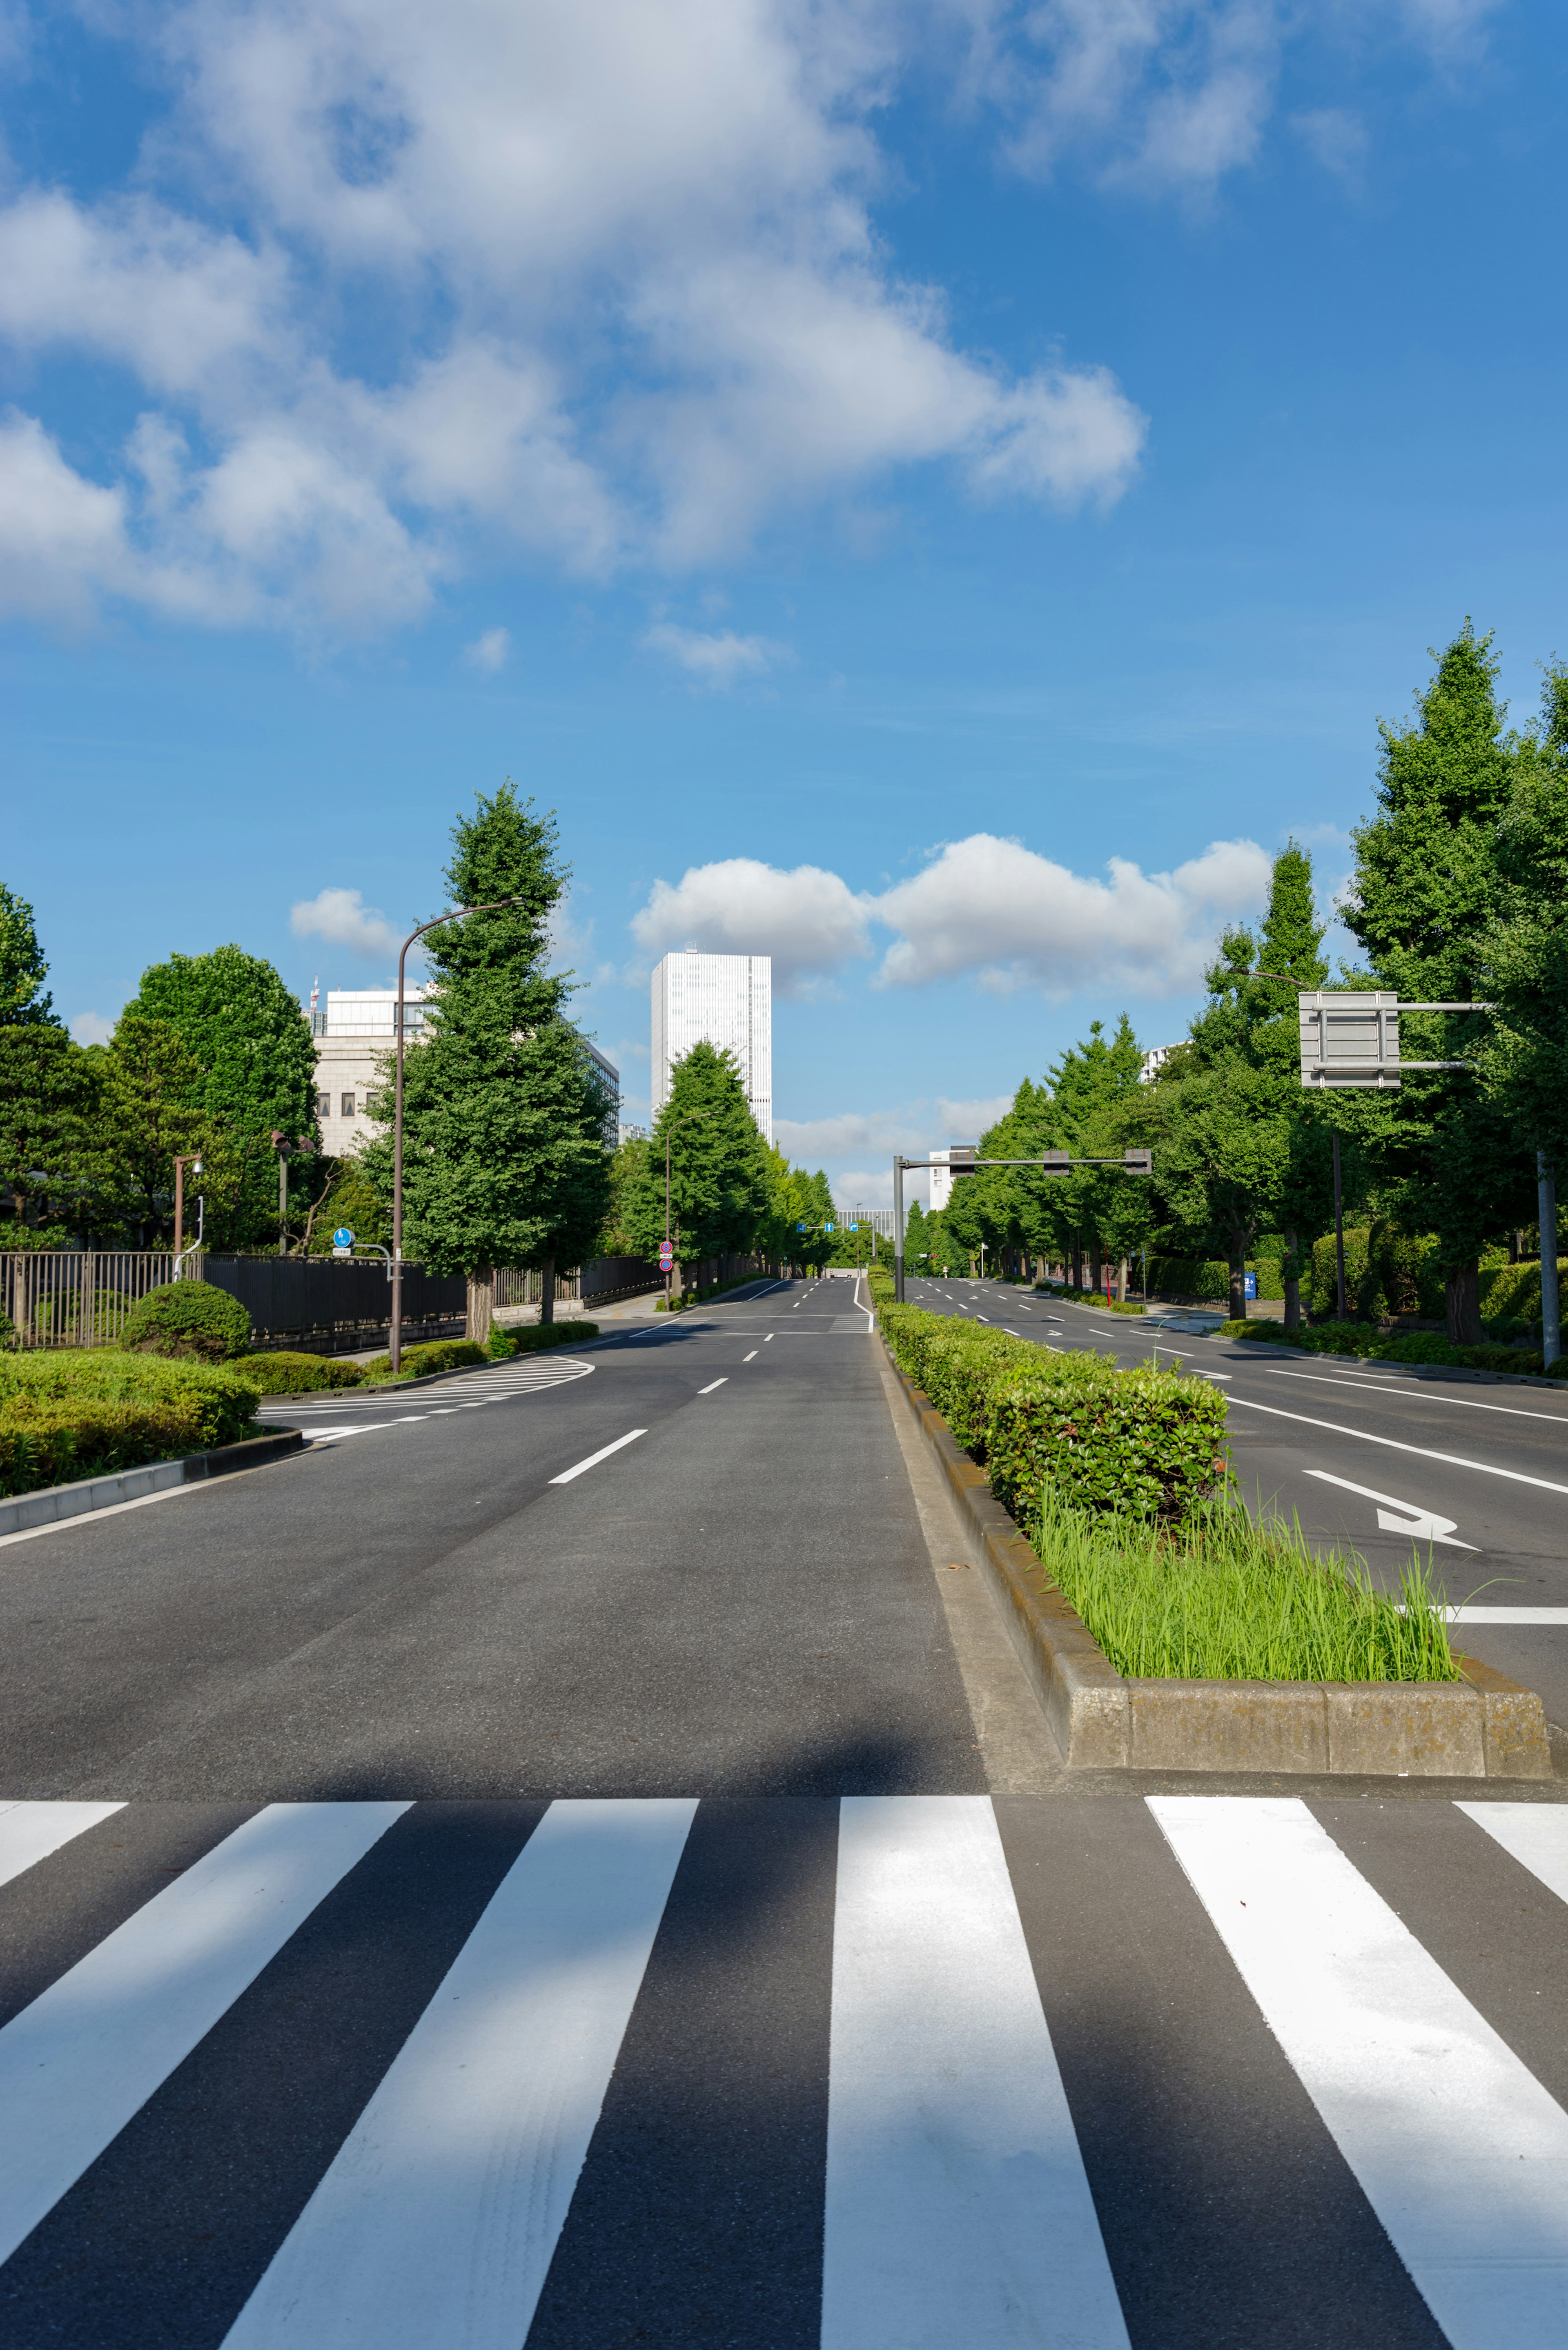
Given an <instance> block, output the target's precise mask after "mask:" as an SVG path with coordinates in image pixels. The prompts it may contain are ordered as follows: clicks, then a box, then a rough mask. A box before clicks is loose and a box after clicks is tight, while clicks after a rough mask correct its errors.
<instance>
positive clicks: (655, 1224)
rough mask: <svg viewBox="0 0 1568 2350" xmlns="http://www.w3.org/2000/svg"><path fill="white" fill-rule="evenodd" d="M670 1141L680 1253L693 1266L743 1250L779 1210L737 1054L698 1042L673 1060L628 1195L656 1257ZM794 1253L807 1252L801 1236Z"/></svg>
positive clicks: (643, 1247) (635, 1226)
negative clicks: (664, 1094) (663, 1097)
mask: <svg viewBox="0 0 1568 2350" xmlns="http://www.w3.org/2000/svg"><path fill="white" fill-rule="evenodd" d="M667 1140H668V1142H669V1146H670V1236H671V1239H672V1240H673V1242H674V1244H675V1253H676V1255H677V1257H678V1258H679V1259H680V1262H681V1263H685V1264H691V1263H696V1262H698V1261H700V1260H701V1258H703V1257H715V1256H741V1255H743V1254H744V1253H746V1252H747V1250H749V1249H750V1247H751V1246H752V1243H753V1240H754V1239H755V1237H756V1236H757V1233H758V1232H759V1231H760V1230H761V1229H763V1227H764V1226H765V1225H766V1224H767V1222H768V1220H769V1218H770V1217H771V1216H773V1214H774V1204H775V1203H774V1180H775V1172H774V1169H773V1168H772V1166H771V1165H770V1155H769V1152H768V1148H767V1145H766V1144H765V1143H764V1142H763V1138H762V1135H761V1134H760V1133H759V1131H758V1129H757V1124H756V1120H755V1119H754V1118H753V1116H752V1112H751V1106H750V1104H749V1103H748V1101H747V1099H746V1094H745V1088H744V1087H743V1086H742V1082H741V1076H740V1071H739V1069H738V1068H737V1066H736V1064H735V1060H734V1056H733V1055H732V1054H730V1053H727V1052H725V1053H721V1052H718V1051H716V1050H715V1048H714V1047H713V1046H712V1045H709V1044H705V1043H704V1044H697V1045H693V1046H692V1047H691V1051H690V1053H688V1054H687V1055H686V1056H685V1058H684V1059H683V1060H680V1061H677V1062H675V1063H674V1064H673V1065H672V1066H671V1068H670V1096H669V1099H668V1100H667V1101H666V1102H665V1105H664V1107H663V1108H662V1109H661V1110H660V1111H659V1117H658V1118H657V1119H656V1120H655V1122H654V1128H653V1134H652V1137H651V1139H650V1140H649V1144H648V1146H647V1155H646V1158H645V1159H644V1160H643V1162H642V1165H641V1168H640V1170H639V1171H638V1173H637V1175H636V1177H635V1180H634V1182H633V1184H632V1185H631V1186H630V1187H629V1188H628V1196H627V1209H626V1213H627V1221H628V1228H629V1230H630V1231H631V1232H632V1234H633V1236H634V1238H635V1239H636V1241H637V1243H638V1251H637V1253H638V1254H639V1256H652V1255H653V1254H654V1253H655V1252H656V1251H657V1249H658V1246H659V1242H660V1241H661V1240H662V1239H663V1237H664V1212H665V1211H664V1174H665V1144H666V1141H667ZM809 1180H810V1179H807V1183H808V1185H809ZM812 1196H813V1198H814V1199H815V1194H814V1193H813V1194H812ZM831 1213H832V1202H831V1200H830V1201H829V1202H828V1214H829V1215H830V1216H831ZM816 1221H817V1222H820V1218H819V1217H818V1218H817V1219H816ZM788 1253H789V1254H790V1255H791V1256H796V1257H798V1255H799V1253H800V1246H799V1241H798V1240H797V1238H796V1237H795V1236H793V1235H792V1237H791V1240H790V1242H789V1243H788Z"/></svg>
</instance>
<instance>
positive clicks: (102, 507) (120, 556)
mask: <svg viewBox="0 0 1568 2350" xmlns="http://www.w3.org/2000/svg"><path fill="white" fill-rule="evenodd" d="M129 575H130V550H129V548H128V547H127V545H126V538H125V494H124V492H123V491H122V490H119V489H101V488H99V485H98V484H96V483H92V482H86V481H84V480H83V479H82V477H81V475H80V474H79V473H73V472H72V470H71V468H70V466H69V465H67V463H66V461H65V459H64V458H63V457H62V456H61V454H60V452H59V450H58V449H57V446H56V444H55V443H54V442H53V441H51V440H50V438H49V437H48V435H47V432H45V431H44V429H43V427H42V425H41V424H39V423H38V422H37V421H36V418H33V417H30V416H18V415H17V414H16V411H14V410H13V411H11V412H10V414H8V415H7V416H5V417H4V418H3V419H0V607H4V608H7V609H9V610H11V611H15V612H26V613H29V614H33V615H36V616H40V617H46V618H48V619H86V618H87V617H88V614H89V613H90V612H91V610H92V607H93V602H94V598H95V595H96V591H97V590H98V588H99V587H101V586H102V585H103V584H104V583H105V582H106V581H112V582H115V583H116V584H119V583H121V582H124V581H126V580H127V579H128V578H129Z"/></svg>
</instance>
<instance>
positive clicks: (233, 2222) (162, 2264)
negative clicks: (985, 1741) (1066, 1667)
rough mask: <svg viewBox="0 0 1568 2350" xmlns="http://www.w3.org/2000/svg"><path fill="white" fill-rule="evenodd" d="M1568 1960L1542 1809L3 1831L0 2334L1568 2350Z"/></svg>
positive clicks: (430, 1818)
mask: <svg viewBox="0 0 1568 2350" xmlns="http://www.w3.org/2000/svg"><path fill="white" fill-rule="evenodd" d="M1456 1886H1459V1887H1461V1888H1462V1898H1460V1899H1459V1900H1458V1901H1457V1902H1456V1901H1455V1900H1454V1899H1453V1898H1451V1896H1452V1893H1453V1889H1454V1887H1456ZM1564 1958H1568V1806H1560V1805H1556V1804H1510V1803H1501V1804H1489V1803H1478V1804H1444V1803H1396V1804H1381V1803H1376V1802H1372V1801H1370V1800H1368V1799H1365V1798H1354V1797H1346V1798H1344V1799H1335V1800H1334V1801H1332V1802H1311V1803H1309V1802H1304V1801H1302V1800H1300V1799H1296V1798H1268V1797H1229V1796H1186V1795H1181V1796H1175V1795H1169V1796H1152V1797H1149V1798H1147V1799H1146V1800H1144V1801H1141V1802H1139V1801H1135V1800H1127V1799H1106V1800H1101V1801H1098V1802H1096V1801H1093V1800H1090V1799H1071V1800H1064V1801H1061V1802H1055V1803H1049V1804H1047V1803H1041V1802H1037V1801H1034V1800H1033V1799H1029V1798H1023V1797H1018V1798H1010V1797H1000V1796H999V1797H995V1798H991V1797H986V1796H975V1795H874V1796H846V1797H843V1798H838V1799H826V1798H816V1797H801V1798H794V1797H779V1798H758V1799H739V1798H737V1799H727V1798H721V1799H709V1800H704V1801H702V1802H701V1803H699V1802H697V1801H695V1800H692V1799H688V1798H685V1797H662V1798H661V1797H651V1798H643V1799H594V1798H585V1797H572V1798H563V1799H559V1800H556V1801H555V1802H553V1803H544V1802H535V1801H518V1802H515V1803H513V1802H492V1803H441V1802H430V1801H422V1802H417V1803H410V1802H403V1801H393V1802H358V1801H351V1800H348V1801H328V1802H316V1803H287V1804H221V1805H220V1804H205V1805H203V1804H154V1803H140V1802H138V1803H132V1804H116V1803H109V1802H97V1803H67V1802H61V1803H48V1802H21V1801H19V1802H14V1803H9V1804H0V2339H4V2340H5V2343H6V2344H7V2345H34V2344H36V2345H44V2344H45V2343H47V2344H49V2345H78V2344H79V2345H88V2344H92V2345H101V2344H103V2343H105V2342H110V2341H112V2342H113V2343H115V2344H116V2345H141V2344H143V2343H145V2344H149V2345H151V2344H152V2343H162V2344H166V2343H177V2344H180V2345H197V2344H201V2345H206V2344H211V2345H214V2350H217V2345H230V2350H273V2346H274V2345H279V2350H281V2346H282V2345H294V2344H299V2345H305V2344H307V2343H308V2344H309V2345H313V2350H314V2345H330V2350H371V2345H374V2350H414V2345H421V2350H427V2345H438V2344H439V2345H442V2350H447V2346H448V2345H451V2350H521V2345H524V2344H526V2345H528V2350H565V2346H566V2345H572V2350H590V2345H592V2350H598V2345H608V2344H617V2343H620V2342H627V2343H631V2342H639V2341H648V2342H654V2343H661V2344H670V2345H679V2344H687V2343H692V2344H706V2343H709V2342H711V2343H714V2344H732V2345H759V2350H782V2345H803V2350H805V2345H809V2346H810V2350H1003V2346H1004V2345H1005V2350H1013V2345H1026V2344H1027V2345H1041V2344H1044V2345H1051V2350H1187V2345H1194V2350H1196V2345H1199V2344H1201V2345H1205V2350H1207V2346H1208V2345H1214V2344H1231V2343H1235V2344H1239V2345H1241V2344H1249V2345H1250V2344H1252V2343H1262V2342H1263V2341H1267V2342H1269V2343H1270V2344H1271V2345H1272V2344H1276V2343H1286V2344H1292V2345H1294V2344H1300V2345H1303V2350H1305V2345H1323V2344H1332V2345H1338V2344H1341V2343H1345V2344H1356V2345H1359V2344H1362V2343H1366V2344H1369V2345H1370V2344H1376V2345H1380V2350H1381V2345H1423V2350H1425V2345H1442V2344H1445V2343H1447V2344H1449V2345H1453V2346H1454V2350H1502V2345H1505V2344H1506V2345H1509V2350H1548V2345H1551V2346H1552V2350H1560V2345H1562V2344H1563V2342H1564V2341H1565V2340H1568V2110H1565V2106H1568V2032H1565V2031H1564V2028H1563V2027H1564V2022H1565V2021H1568V1970H1565V1969H1564V1967H1563V1960H1564Z"/></svg>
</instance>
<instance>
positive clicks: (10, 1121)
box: [0, 1022, 98, 1248]
mask: <svg viewBox="0 0 1568 2350" xmlns="http://www.w3.org/2000/svg"><path fill="white" fill-rule="evenodd" d="M97 1096H98V1089H97V1087H96V1085H95V1083H94V1077H93V1071H92V1067H91V1065H90V1063H89V1061H88V1055H86V1053H84V1052H83V1050H82V1048H81V1046H80V1045H77V1044H73V1042H72V1041H71V1039H70V1037H69V1036H67V1034H66V1032H65V1030H64V1029H63V1028H57V1027H55V1026H53V1025H51V1024H45V1023H43V1022H37V1023H34V1024H29V1025H26V1026H22V1027H9V1028H0V1190H3V1191H4V1194H5V1201H6V1204H7V1209H8V1213H9V1220H10V1226H11V1229H10V1231H9V1232H7V1233H6V1235H5V1245H6V1246H8V1247H10V1248H29V1247H35V1248H36V1247H37V1246H39V1245H40V1244H44V1245H51V1246H55V1247H58V1246H60V1245H61V1244H62V1243H64V1242H65V1241H66V1240H67V1239H68V1238H69V1236H70V1226H71V1225H74V1224H75V1223H76V1222H78V1219H79V1216H80V1211H81V1208H82V1203H83V1201H84V1200H85V1199H86V1197H87V1196H88V1191H89V1188H90V1185H91V1182H92V1179H93V1177H94V1174H95V1173H96V1172H97V1170H98V1161H97V1159H96V1156H95V1128H96V1127H97V1123H98V1121H97V1118H96V1109H97ZM58 1219H66V1220H68V1222H60V1223H59V1224H58V1228H57V1229H49V1226H50V1223H51V1220H58Z"/></svg>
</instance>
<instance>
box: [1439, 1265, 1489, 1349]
mask: <svg viewBox="0 0 1568 2350" xmlns="http://www.w3.org/2000/svg"><path fill="white" fill-rule="evenodd" d="M1443 1304H1444V1306H1445V1308H1446V1309H1447V1313H1448V1320H1449V1345H1450V1346H1451V1347H1479V1346H1480V1343H1481V1339H1482V1336H1483V1333H1482V1330H1481V1319H1480V1264H1479V1263H1478V1262H1477V1260H1476V1259H1475V1258H1474V1257H1472V1258H1471V1259H1470V1262H1469V1263H1468V1264H1446V1265H1445V1266H1444V1267H1443Z"/></svg>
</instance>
